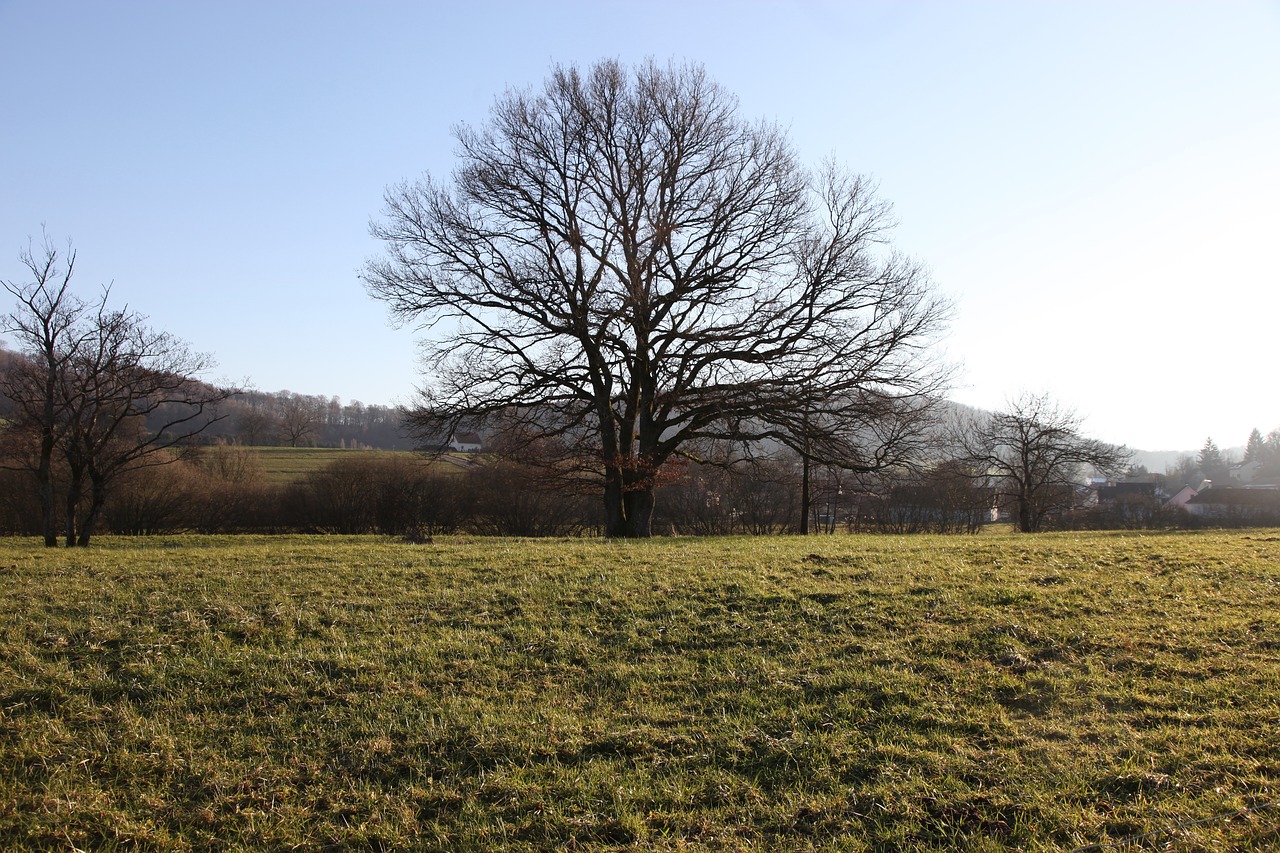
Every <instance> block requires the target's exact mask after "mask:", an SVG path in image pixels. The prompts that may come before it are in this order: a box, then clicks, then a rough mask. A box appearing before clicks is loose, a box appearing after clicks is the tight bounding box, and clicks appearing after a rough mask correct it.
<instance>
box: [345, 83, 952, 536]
mask: <svg viewBox="0 0 1280 853" xmlns="http://www.w3.org/2000/svg"><path fill="white" fill-rule="evenodd" d="M456 135H457V139H458V156H459V164H458V166H457V168H456V170H455V172H454V173H453V176H452V179H451V180H450V181H448V182H446V183H444V184H441V183H439V182H437V181H436V180H435V179H433V178H431V177H430V176H427V177H424V178H422V179H421V180H419V181H416V182H412V183H410V182H405V183H401V184H399V185H397V186H394V187H391V188H390V189H389V190H388V191H387V193H386V197H385V200H386V207H385V211H384V215H383V216H382V218H380V219H378V220H376V221H375V222H374V223H373V224H372V225H371V231H372V233H373V235H374V236H375V237H377V238H378V239H380V240H381V241H382V242H383V244H384V247H385V254H384V255H383V256H381V257H378V258H375V259H372V260H370V261H369V262H368V264H367V265H366V267H365V270H364V274H363V278H364V281H365V283H366V286H367V288H368V290H369V292H370V293H371V294H372V295H373V296H374V297H376V298H378V299H381V300H384V301H386V302H387V303H388V305H389V306H390V308H391V310H392V312H393V314H394V315H395V316H396V317H398V318H399V319H400V320H402V321H405V322H415V323H420V324H422V326H423V327H424V328H426V329H429V330H430V332H431V336H430V339H429V340H428V341H427V343H426V345H425V355H426V359H425V366H426V370H427V377H426V384H425V386H424V388H423V392H424V393H423V399H422V405H421V406H420V408H419V409H418V411H417V413H416V415H415V419H414V423H415V425H416V428H417V429H418V431H419V432H420V434H422V435H423V436H439V435H445V436H447V434H448V433H450V432H453V431H457V430H462V429H466V430H486V431H489V432H492V431H493V430H496V429H508V430H511V431H513V432H515V433H517V434H519V435H520V436H522V437H528V438H529V440H530V442H532V441H534V440H536V441H537V442H538V444H539V448H540V453H542V454H543V455H544V456H545V455H546V453H547V450H546V449H547V448H548V447H553V448H555V451H556V452H555V453H552V454H551V455H552V456H554V457H555V459H556V462H555V464H556V465H558V466H559V468H560V469H561V470H562V471H563V472H566V473H569V472H572V473H574V474H576V475H578V476H582V477H586V478H590V479H591V480H593V481H594V482H597V483H598V484H599V485H601V486H602V488H603V493H604V503H605V505H604V509H605V518H606V530H607V533H608V534H609V535H612V536H647V535H649V533H650V530H649V520H650V517H651V514H652V510H653V500H654V497H653V493H654V486H655V484H656V483H657V482H658V481H659V479H660V477H661V472H662V468H663V466H664V464H666V463H667V462H669V461H670V460H671V459H672V458H673V457H674V456H677V455H690V456H696V455H697V454H698V448H699V447H700V445H701V443H702V442H706V441H720V442H723V441H728V442H733V443H737V444H740V445H743V446H746V445H751V446H754V447H756V448H760V447H775V448H779V447H789V448H792V449H793V450H794V451H796V452H798V453H801V454H803V455H804V456H805V457H806V458H812V459H815V460H821V461H823V462H826V463H831V464H838V465H841V466H844V467H849V468H857V469H862V470H872V469H875V468H878V467H883V466H885V465H888V464H891V463H893V462H896V461H898V460H900V459H901V458H903V457H904V456H905V455H907V454H909V453H910V452H911V450H912V449H913V448H914V443H915V440H916V437H917V436H918V435H919V434H920V427H921V425H922V421H923V419H924V418H925V416H926V415H927V413H928V411H929V407H930V405H931V403H932V402H933V401H934V400H935V399H936V393H937V392H938V391H939V390H940V388H941V386H942V383H943V381H944V379H945V370H943V369H941V366H940V364H939V362H938V361H937V360H936V359H935V358H934V350H933V349H932V344H933V343H934V342H935V339H936V338H937V336H938V335H939V334H940V332H941V331H942V329H943V326H944V324H945V321H946V317H947V314H948V306H947V304H946V303H945V301H944V300H942V299H941V298H939V297H938V296H937V295H936V294H935V292H934V290H933V288H932V285H931V282H930V280H929V276H928V275H927V273H926V271H925V270H924V269H923V268H922V266H921V265H920V264H918V263H917V262H915V261H913V260H911V259H909V258H907V257H905V256H904V255H902V254H901V253H899V252H897V251H894V250H893V249H892V248H891V246H890V245H889V243H888V235H889V231H890V229H891V227H892V225H893V220H892V216H891V211H890V208H889V205H888V204H886V203H885V202H883V201H881V200H879V199H878V198H877V197H876V193H875V188H874V187H873V186H872V185H871V183H870V182H869V181H868V180H866V179H865V178H862V177H859V176H856V175H851V174H848V173H846V172H844V171H843V170H841V169H840V168H837V167H836V166H835V165H833V164H825V165H823V166H821V167H819V168H817V169H814V170H810V169H806V168H805V167H803V166H802V165H801V164H800V162H799V159H798V157H797V155H796V153H795V151H794V150H793V148H792V146H791V144H790V143H789V141H788V140H787V138H786V136H785V134H784V133H783V132H782V131H781V130H780V129H778V128H777V127H776V126H774V125H771V124H768V123H764V122H749V121H745V120H743V119H742V118H740V117H739V115H738V107H737V102H736V100H735V99H734V98H733V97H732V96H730V95H729V94H728V93H726V92H725V91H724V90H723V89H721V88H720V87H719V86H717V85H716V84H715V83H714V82H713V81H711V80H710V79H709V78H708V76H707V75H706V73H705V72H704V70H703V69H702V68H701V67H698V66H694V65H681V66H667V67H664V66H660V65H658V64H655V63H653V62H649V63H645V64H643V65H640V66H638V67H635V68H628V67H625V66H623V65H621V64H619V63H617V62H612V61H605V62H600V63H597V64H595V65H593V66H591V67H590V68H588V69H586V70H580V69H578V68H575V67H557V68H555V69H554V70H553V72H552V73H551V75H550V77H549V78H548V79H547V80H546V81H545V83H544V85H543V87H542V89H541V90H540V91H534V90H526V91H508V92H507V93H505V94H504V95H502V96H500V97H498V98H497V100H496V102H495V104H494V106H493V108H492V112H491V115H490V118H489V121H488V122H487V123H486V124H485V125H484V126H482V127H480V128H472V127H467V126H462V127H459V128H458V129H457V131H456Z"/></svg>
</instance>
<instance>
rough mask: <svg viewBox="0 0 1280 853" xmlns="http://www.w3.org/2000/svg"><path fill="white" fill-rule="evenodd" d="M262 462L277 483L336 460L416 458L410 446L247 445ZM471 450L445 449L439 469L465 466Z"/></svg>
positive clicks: (268, 477) (269, 478)
mask: <svg viewBox="0 0 1280 853" xmlns="http://www.w3.org/2000/svg"><path fill="white" fill-rule="evenodd" d="M250 450H252V451H253V452H254V453H255V454H256V455H257V457H258V459H259V461H260V462H261V463H262V473H263V476H264V477H265V479H266V481H267V482H268V483H271V484H275V485H281V484H284V483H291V482H293V481H294V480H298V479H301V478H302V477H305V476H306V475H307V474H310V473H312V472H313V471H319V470H320V469H322V468H325V467H327V466H328V465H330V464H332V463H334V462H337V461H339V460H350V459H378V458H382V457H388V456H391V457H394V456H402V457H406V458H412V459H418V458H420V457H419V455H418V454H417V453H414V452H413V451H411V450H344V449H341V448H337V447H267V446H263V447H251V448H250ZM470 459H471V454H466V453H447V454H445V455H444V456H442V457H440V459H439V460H438V464H440V465H441V470H443V471H447V472H452V471H456V470H457V469H458V468H459V466H463V467H465V465H466V463H467V462H468V461H470Z"/></svg>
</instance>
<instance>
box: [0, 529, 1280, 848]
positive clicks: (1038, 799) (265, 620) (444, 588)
mask: <svg viewBox="0 0 1280 853" xmlns="http://www.w3.org/2000/svg"><path fill="white" fill-rule="evenodd" d="M1278 743H1280V531H1268V530H1247V531H1231V532H1188V533H1143V534H1131V533H1130V534H1125V533H1105V534H1046V535H1034V536H1033V535H1024V536H1016V535H1011V534H984V535H980V536H971V537H960V536H956V537H932V536H914V537H891V536H846V535H837V536H821V537H819V536H812V537H778V538H757V539H749V538H715V539H690V538H672V539H655V540H652V541H641V542H609V541H601V540H582V539H575V540H512V539H479V538H463V537H456V538H448V537H441V538H437V540H436V542H435V544H432V545H408V544H404V543H401V542H398V541H396V540H393V539H390V538H377V537H306V536H293V537H225V538H222V537H194V536H192V537H163V538H159V537H158V538H152V539H131V538H113V537H104V538H102V539H101V540H100V544H99V545H98V546H97V547H94V548H92V549H87V550H73V551H63V550H46V549H43V548H41V547H38V545H37V543H36V542H35V541H34V540H31V539H7V540H0V848H4V849H19V850H21V849H28V850H75V849H80V850H112V849H119V850H126V849H127V850H133V849H153V850H259V849H301V850H324V849H369V850H399V849H421V850H550V849H582V850H622V849H656V850H753V849H768V850H793V849H794V850H806V849H813V850H849V851H862V850H885V851H887V850H974V851H994V850H1007V849H1009V850H1011V849H1016V850H1029V851H1048V850H1068V851H1070V850H1089V851H1093V850H1120V849H1124V850H1133V849H1159V850H1165V849H1174V850H1180V851H1197V850H1206V851H1207V850H1223V849H1231V850H1249V849H1256V850H1263V849H1273V848H1276V847H1280V807H1277V806H1276V803H1280V747H1278V746H1277V744H1278Z"/></svg>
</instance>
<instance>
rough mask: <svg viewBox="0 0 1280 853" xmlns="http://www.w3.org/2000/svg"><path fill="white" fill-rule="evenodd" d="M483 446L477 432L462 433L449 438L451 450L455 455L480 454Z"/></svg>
mask: <svg viewBox="0 0 1280 853" xmlns="http://www.w3.org/2000/svg"><path fill="white" fill-rule="evenodd" d="M483 445H484V443H483V442H482V441H481V440H480V434H479V433H476V432H460V433H457V434H455V435H453V436H451V437H450V438H449V449H450V450H452V451H454V452H455V453H479V452H480V449H481V448H482V447H483Z"/></svg>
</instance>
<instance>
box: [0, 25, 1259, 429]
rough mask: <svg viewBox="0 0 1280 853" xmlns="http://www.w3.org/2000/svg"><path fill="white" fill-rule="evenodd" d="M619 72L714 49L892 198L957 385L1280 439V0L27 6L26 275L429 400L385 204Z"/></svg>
mask: <svg viewBox="0 0 1280 853" xmlns="http://www.w3.org/2000/svg"><path fill="white" fill-rule="evenodd" d="M604 57H611V58H618V59H621V60H623V61H625V62H637V61H641V60H643V59H645V58H647V57H653V58H655V59H657V60H658V61H660V62H665V61H667V60H675V61H693V62H698V63H701V64H703V65H704V66H705V67H706V69H707V71H708V72H709V74H710V75H711V76H712V77H713V78H714V79H716V80H717V81H718V82H719V83H720V84H721V85H723V86H724V87H725V88H726V89H727V90H729V91H730V92H732V93H734V94H735V95H737V97H738V98H739V101H740V105H741V114H742V115H743V116H744V117H747V118H751V119H754V118H767V119H770V120H774V121H777V122H778V123H780V124H781V125H782V126H784V127H785V128H787V129H788V132H789V133H790V136H791V138H792V140H793V142H794V143H795V145H796V147H797V148H798V150H799V151H800V153H801V156H802V157H803V158H804V159H805V160H807V161H808V162H811V163H816V162H817V161H819V160H821V159H822V158H824V157H828V156H834V157H835V158H836V159H837V160H839V161H841V162H843V163H845V164H847V165H848V166H849V167H850V168H851V169H853V170H854V171H857V172H862V173H864V174H868V175H871V176H872V177H873V178H875V179H876V180H877V181H878V183H879V186H880V192H881V195H882V196H883V197H884V198H886V199H887V200H889V201H890V202H892V203H893V205H894V207H895V211H896V214H897V218H898V220H899V223H900V224H899V227H898V230H897V232H896V244H897V245H898V247H899V248H901V249H903V250H904V251H906V252H908V253H909V254H912V255H914V256H916V257H918V258H920V259H921V260H923V261H924V262H925V263H926V264H928V265H929V266H930V267H931V269H932V271H933V276H934V279H935V281H936V283H937V286H938V288H939V290H940V291H941V292H942V293H944V294H946V295H947V296H949V297H950V298H951V299H952V300H953V301H954V302H955V304H956V316H955V320H954V322H953V323H952V325H951V334H950V336H949V337H948V339H947V344H946V346H947V350H948V353H949V355H950V357H951V359H952V360H954V361H956V362H958V363H960V365H961V370H960V372H959V374H958V377H957V383H956V388H955V390H954V392H953V394H952V397H953V399H955V400H957V401H959V402H963V403H967V404H970V405H975V406H981V407H985V408H998V407H1000V406H1001V405H1003V404H1004V403H1005V401H1006V400H1008V399H1009V398H1011V397H1013V396H1015V395H1016V394H1018V393H1019V392H1021V391H1031V392H1045V393H1048V394H1050V395H1052V396H1053V397H1054V398H1055V399H1057V400H1059V401H1061V402H1063V403H1065V404H1067V405H1069V406H1073V407H1075V409H1076V410H1077V412H1078V413H1079V414H1081V415H1082V416H1084V418H1085V426H1086V430H1087V431H1088V432H1089V433H1090V434H1091V435H1094V436H1096V437H1098V438H1102V439H1105V440H1108V441H1113V442H1117V443H1125V444H1128V445H1129V446H1131V447H1137V448H1141V449H1144V450H1194V449H1198V448H1199V447H1200V446H1201V445H1202V444H1203V443H1204V440H1205V438H1206V437H1213V438H1214V440H1215V441H1216V442H1217V443H1218V444H1219V445H1220V446H1223V447H1229V446H1236V445H1243V444H1244V442H1245V439H1246V438H1247V436H1248V434H1249V430H1250V429H1252V428H1254V427H1257V428H1259V429H1261V430H1262V432H1263V433H1266V432H1268V431H1270V430H1272V429H1275V428H1278V427H1280V395H1277V394H1276V393H1275V391H1274V386H1275V380H1274V367H1275V364H1276V352H1277V347H1276V345H1275V343H1274V341H1273V339H1272V338H1271V337H1270V335H1271V334H1272V330H1273V328H1274V326H1275V321H1276V319H1277V317H1278V316H1280V265H1278V263H1277V249H1280V0H1214V2H1209V0H1204V2H1177V1H1176V0H1162V2H1137V1H1136V0H1135V1H1134V2H1128V0H1106V2H1098V0H1070V2H1068V0H1037V2H1032V0H1016V2H1015V0H1007V2H992V0H987V1H986V2H961V0H946V1H945V2H943V0H936V2H912V0H903V2H889V0H884V1H883V2H854V1H853V0H850V2H833V0H825V2H824V1H823V0H813V2H727V1H726V2H698V0H683V2H669V0H659V2H646V3H621V2H603V0H597V2H546V3H535V2H525V3H518V2H511V3H479V2H477V3H426V2H361V3H337V2H302V0H279V2H266V3H264V2H240V0H231V2H217V3H214V2H204V3H197V2H186V3H171V2H160V1H159V0H156V2H134V0H117V1H116V2H112V3H99V2H89V1H88V0H79V2H72V0H68V2H58V0H53V1H52V2H36V0H0V110H2V111H3V112H2V115H3V120H4V125H5V131H4V133H3V135H2V136H0V278H4V279H22V278H23V277H24V276H23V273H24V270H23V268H22V267H21V265H20V264H19V263H18V254H19V252H20V251H21V250H22V249H24V248H25V247H26V245H27V242H28V238H34V239H35V241H36V242H37V243H38V242H39V241H40V239H41V236H40V235H41V229H42V226H43V228H45V229H47V233H48V234H49V236H50V237H51V238H52V239H53V240H54V242H55V243H58V244H62V243H64V242H65V241H66V240H67V239H68V238H70V239H72V240H73V241H74V244H75V247H76V249H77V251H78V253H79V258H78V264H77V268H78V275H77V281H78V283H79V285H80V287H81V289H82V291H83V292H85V293H92V292H93V291H94V290H95V289H96V287H97V286H98V285H100V284H102V283H106V282H113V291H112V293H113V296H114V297H115V298H116V299H118V300H120V301H127V302H128V303H129V304H130V305H131V307H133V308H136V309H138V310H140V311H142V312H144V313H146V314H147V315H149V316H150V318H151V320H152V322H153V324H154V325H156V326H157V327H159V328H162V329H164V330H166V331H170V332H173V333H174V334H177V335H179V336H180V337H182V338H184V339H185V340H187V341H188V342H189V343H191V344H192V345H193V347H194V348H195V349H197V350H200V351H206V352H211V353H212V354H213V355H214V356H215V357H216V359H217V361H218V362H219V368H218V370H217V371H216V373H215V375H214V376H213V377H210V378H224V379H227V380H229V381H235V382H241V381H245V380H248V381H249V382H251V383H252V385H253V386H254V387H257V388H259V389H262V390H266V391H277V390H282V389H290V390H293V391H296V392H299V393H306V394H325V395H337V396H340V397H342V398H343V400H344V401H349V400H352V399H359V400H362V401H364V402H366V403H382V404H387V403H409V402H412V399H413V387H414V385H415V383H416V382H417V381H418V372H417V368H416V363H415V350H414V345H413V339H414V333H413V331H412V330H411V329H395V328H392V327H390V326H389V325H388V323H387V316H386V312H385V310H384V307H383V306H382V305H381V304H379V303H376V302H374V301H372V300H371V299H370V298H369V297H368V296H367V295H366V294H365V292H364V290H363V288H362V286H361V284H360V281H359V279H358V273H359V270H360V268H361V266H362V264H363V263H364V261H365V259H366V258H368V257H369V256H371V255H374V254H376V253H377V252H378V251H379V247H378V245H377V244H376V243H375V242H374V241H373V240H372V238H370V237H369V236H368V231H367V227H368V222H369V220H370V218H371V217H375V216H377V215H378V213H379V211H380V209H381V206H382V193H383V190H384V188H385V187H386V186H387V185H389V184H394V183H397V182H399V181H401V180H403V179H414V178H416V177H418V176H420V175H421V174H422V173H424V172H430V173H431V174H432V175H434V176H436V177H438V178H446V177H447V176H448V175H449V173H450V171H451V170H452V168H453V166H454V163H455V161H454V156H453V150H454V145H453V139H452V136H451V129H452V127H453V126H454V125H455V124H456V123H458V122H466V123H470V124H479V123H482V122H483V121H484V119H485V117H486V114H487V111H488V109H489V107H490V105H491V104H492V102H493V99H494V97H495V96H496V95H498V94H500V93H501V92H502V91H503V90H504V89H505V88H507V87H508V86H510V87H517V88H522V87H525V86H530V85H534V86H536V85H539V84H540V83H541V82H542V80H543V79H544V78H545V77H546V75H547V73H548V70H549V69H550V67H551V66H552V65H553V64H555V63H564V64H579V65H587V64H589V63H591V62H593V61H595V60H597V59H600V58H604ZM0 307H3V308H4V309H6V310H7V308H8V306H7V305H5V306H0Z"/></svg>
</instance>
